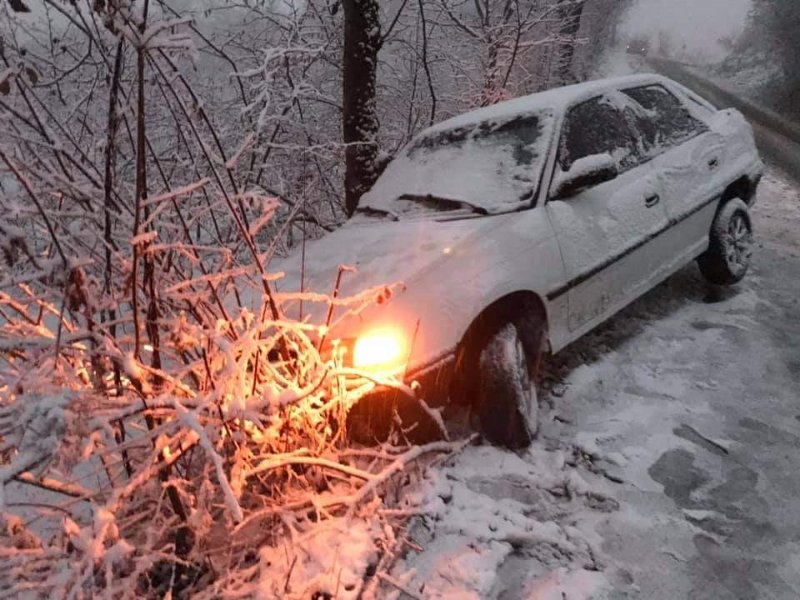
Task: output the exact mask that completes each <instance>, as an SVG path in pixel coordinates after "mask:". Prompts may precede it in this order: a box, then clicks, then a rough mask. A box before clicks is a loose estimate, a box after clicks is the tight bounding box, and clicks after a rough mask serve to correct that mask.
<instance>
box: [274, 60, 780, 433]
mask: <svg viewBox="0 0 800 600" xmlns="http://www.w3.org/2000/svg"><path fill="white" fill-rule="evenodd" d="M763 168H764V167H763V163H762V161H761V160H760V158H759V155H758V152H757V150H756V147H755V144H754V141H753V134H752V129H751V128H750V126H749V125H748V123H747V122H746V121H745V119H744V118H743V117H742V115H741V114H740V113H739V112H737V111H735V110H723V111H718V110H716V109H715V108H714V107H713V106H712V105H711V104H709V103H708V102H706V101H705V100H703V99H702V98H700V97H698V96H697V95H696V94H694V93H693V92H691V91H690V90H688V89H686V88H684V87H682V86H681V85H679V84H677V83H675V82H674V81H671V80H669V79H666V78H664V77H661V76H658V75H636V76H630V77H623V78H617V79H608V80H601V81H593V82H589V83H583V84H578V85H574V86H569V87H565V88H560V89H555V90H550V91H546V92H543V93H539V94H534V95H532V96H527V97H524V98H519V99H515V100H511V101H508V102H504V103H502V104H497V105H495V106H491V107H488V108H482V109H479V110H476V111H474V112H470V113H468V114H464V115H461V116H458V117H455V118H453V119H450V120H448V121H445V122H443V123H440V124H438V125H436V126H434V127H431V128H430V129H427V130H425V131H423V132H422V133H421V134H420V135H419V136H417V137H416V138H415V139H414V140H413V141H412V142H411V143H410V144H408V146H406V147H405V148H404V149H403V150H402V151H401V152H400V153H399V154H398V156H397V157H396V158H394V159H393V160H392V161H391V162H390V163H389V164H388V166H387V168H386V169H385V171H384V172H383V174H382V175H381V176H380V178H379V179H378V181H377V182H376V183H375V185H374V187H373V188H372V189H371V191H370V192H368V193H367V194H365V195H364V196H363V198H362V199H361V202H360V208H359V214H357V215H356V216H354V218H352V219H351V220H350V221H348V222H347V223H346V224H345V225H344V226H343V227H341V228H340V229H338V230H337V231H335V232H333V233H331V234H329V235H327V236H326V237H324V238H322V239H320V240H318V241H315V242H313V243H309V244H308V245H307V248H306V250H305V267H304V277H305V280H304V282H303V288H304V289H306V290H313V291H315V292H322V291H327V290H330V289H331V286H332V284H333V281H334V280H335V279H336V275H337V268H338V265H351V266H353V267H355V268H356V272H354V273H349V272H347V273H343V274H342V278H341V286H340V291H339V294H340V296H341V295H352V294H356V293H358V292H360V291H361V290H364V289H366V288H369V287H371V286H376V285H380V284H391V283H395V282H402V283H403V284H404V285H403V287H402V291H400V292H398V293H395V294H393V295H392V297H391V299H390V300H389V301H388V302H384V303H381V304H375V305H373V306H371V307H370V308H368V309H367V310H365V311H364V312H362V313H361V314H358V315H350V316H347V317H345V318H343V319H338V320H337V317H338V316H341V315H336V316H334V319H333V322H335V325H334V326H333V327H332V329H331V331H330V333H329V334H328V336H327V337H326V340H327V341H328V342H330V341H332V340H336V341H337V343H338V347H339V348H342V347H344V348H346V349H347V353H346V354H345V355H344V360H345V362H346V363H347V364H349V365H352V366H353V367H355V368H358V369H362V370H367V371H370V370H372V371H378V372H380V373H388V372H391V373H394V374H399V376H400V377H402V378H403V379H404V380H405V381H406V382H407V383H410V382H412V381H415V380H416V381H418V382H419V384H420V385H419V390H420V392H419V393H420V394H421V396H422V397H423V398H425V399H427V400H429V401H430V400H439V401H441V400H442V399H444V400H447V399H449V400H452V401H453V402H463V403H468V404H469V405H471V406H472V407H473V409H474V411H475V414H477V416H478V417H479V418H480V425H481V429H482V431H483V433H484V435H485V437H486V438H488V439H489V440H490V441H491V442H493V443H497V444H503V445H507V446H510V447H521V446H525V445H527V444H528V443H529V442H530V441H531V439H532V438H533V437H534V435H535V433H536V431H537V428H538V422H537V415H538V408H537V401H536V391H535V385H534V375H535V373H536V366H537V364H538V362H539V360H540V357H541V356H542V355H543V354H544V353H546V352H548V351H549V352H558V351H559V350H561V349H562V348H564V347H565V346H566V345H567V344H569V343H570V342H572V341H574V340H576V339H577V338H579V337H581V336H582V335H583V334H585V333H587V332H588V331H589V330H591V329H592V328H594V327H596V326H597V325H599V324H601V323H602V322H603V321H605V320H606V319H608V318H609V317H611V316H612V315H613V314H614V313H616V312H617V311H619V310H620V309H622V308H623V307H624V306H626V305H627V304H629V303H630V302H631V301H633V300H635V299H636V298H638V297H639V296H641V295H642V294H644V293H645V292H647V291H648V290H650V289H651V288H653V287H654V286H655V285H656V284H658V283H659V282H661V281H662V280H664V279H665V278H667V277H668V276H669V275H670V274H672V273H674V272H675V271H677V270H678V269H680V268H681V267H683V266H684V265H686V264H687V263H689V262H690V261H693V260H695V259H697V260H698V264H699V266H700V270H701V271H702V273H703V275H705V277H706V278H707V279H708V280H710V281H711V282H713V283H715V284H719V285H730V284H734V283H736V282H738V281H739V280H741V279H742V277H743V276H744V275H745V272H746V271H747V269H748V265H749V262H750V255H751V245H752V226H751V221H750V216H749V214H748V207H749V206H751V205H752V203H753V202H754V199H755V191H756V187H757V185H758V182H759V180H760V178H761V175H762V172H763ZM299 260H300V257H299V255H297V256H293V257H291V259H290V260H288V261H286V262H284V264H283V266H282V268H281V270H284V271H286V272H287V275H288V276H289V277H288V279H287V280H286V281H285V282H282V283H281V291H297V289H298V288H299V287H300V286H298V282H297V277H298V273H299V272H300V267H299V262H298V261H299ZM292 278H294V279H292ZM292 281H294V283H292ZM292 287H294V288H295V289H294V290H292V289H291V288H292ZM325 309H327V307H325ZM337 310H338V309H337Z"/></svg>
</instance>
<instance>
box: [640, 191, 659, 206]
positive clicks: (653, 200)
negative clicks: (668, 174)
mask: <svg viewBox="0 0 800 600" xmlns="http://www.w3.org/2000/svg"><path fill="white" fill-rule="evenodd" d="M659 202H661V196H659V195H658V194H653V195H652V196H650V197H649V198H647V199H646V200H645V201H644V205H645V206H646V207H647V208H653V207H654V206H655V205H656V204H658V203H659Z"/></svg>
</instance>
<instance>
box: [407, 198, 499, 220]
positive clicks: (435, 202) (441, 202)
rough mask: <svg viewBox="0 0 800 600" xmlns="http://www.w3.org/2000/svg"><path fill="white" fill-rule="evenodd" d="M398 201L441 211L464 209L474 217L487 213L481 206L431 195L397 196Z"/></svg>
mask: <svg viewBox="0 0 800 600" xmlns="http://www.w3.org/2000/svg"><path fill="white" fill-rule="evenodd" d="M398 199H399V200H408V201H409V202H417V203H419V204H424V205H427V206H430V207H432V208H440V209H442V210H461V209H466V210H469V211H470V212H473V213H475V214H476V215H488V214H489V211H488V210H486V209H485V208H483V207H482V206H477V205H476V204H470V203H469V202H466V201H464V200H454V199H453V198H444V197H442V196H434V195H433V194H403V195H401V196H399V198H398Z"/></svg>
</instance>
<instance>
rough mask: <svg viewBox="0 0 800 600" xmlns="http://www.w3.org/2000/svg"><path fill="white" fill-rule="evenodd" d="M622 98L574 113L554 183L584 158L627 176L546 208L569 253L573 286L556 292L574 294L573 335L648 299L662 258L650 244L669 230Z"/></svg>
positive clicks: (604, 98)
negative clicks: (605, 162)
mask: <svg viewBox="0 0 800 600" xmlns="http://www.w3.org/2000/svg"><path fill="white" fill-rule="evenodd" d="M625 112H626V101H625V99H624V98H623V97H622V95H621V94H619V92H608V93H606V94H603V95H600V96H597V97H595V98H592V99H590V100H588V101H585V102H581V103H580V104H577V105H575V106H573V107H572V108H571V109H569V110H568V111H567V114H566V115H565V118H564V123H563V127H562V131H561V137H560V141H559V148H558V158H557V160H556V163H557V164H556V166H555V171H556V175H555V177H554V180H555V181H557V180H558V179H559V177H560V176H561V175H563V174H564V173H566V174H569V171H570V169H571V168H572V165H573V164H574V163H575V162H576V161H577V160H579V159H581V158H585V157H591V156H595V155H603V154H610V155H611V156H612V157H613V158H614V159H615V161H616V163H617V165H618V171H619V174H618V175H617V177H615V178H614V179H612V180H610V181H606V182H603V183H599V184H597V185H594V186H592V187H589V188H587V189H583V190H582V191H580V192H578V193H577V194H575V195H572V196H570V197H568V198H555V197H553V196H552V195H553V194H554V193H555V190H553V189H552V186H551V192H550V193H551V198H550V199H549V201H548V203H547V206H546V210H547V213H548V217H549V219H550V223H551V225H552V227H553V229H554V231H555V234H556V239H557V241H558V245H559V248H560V250H561V256H562V260H563V262H564V269H565V273H566V281H565V282H564V283H563V285H561V286H560V287H559V288H558V289H556V290H554V291H553V292H552V293H551V294H549V299H550V300H551V301H552V300H554V299H556V298H558V297H560V296H561V295H563V294H568V305H569V309H568V313H569V319H568V320H569V330H570V332H577V331H578V330H580V329H582V328H583V329H589V328H591V327H592V326H593V325H594V324H596V323H597V322H598V321H600V320H602V319H603V318H605V317H606V316H608V315H609V314H610V313H612V312H614V311H616V310H618V309H619V308H621V307H622V306H624V304H626V303H627V302H628V301H630V300H631V299H633V298H634V297H636V296H637V295H638V294H640V293H641V291H642V288H643V287H645V286H646V285H647V282H648V281H649V278H650V277H651V276H652V272H653V270H654V269H657V268H658V266H659V261H660V257H659V256H658V255H657V253H654V252H653V251H652V248H651V247H650V246H649V244H648V242H649V241H650V240H652V239H653V237H654V236H656V235H657V234H658V233H659V232H660V231H663V229H664V228H665V227H666V226H667V214H666V211H665V209H664V206H663V204H662V203H661V202H660V194H661V190H660V189H659V184H658V180H657V179H656V178H655V177H654V176H653V173H652V172H651V169H650V166H649V164H648V163H647V162H646V160H645V158H644V157H643V156H642V153H641V140H639V139H638V136H637V133H636V131H635V129H634V128H633V127H632V124H631V122H630V119H628V118H627V116H626V114H625Z"/></svg>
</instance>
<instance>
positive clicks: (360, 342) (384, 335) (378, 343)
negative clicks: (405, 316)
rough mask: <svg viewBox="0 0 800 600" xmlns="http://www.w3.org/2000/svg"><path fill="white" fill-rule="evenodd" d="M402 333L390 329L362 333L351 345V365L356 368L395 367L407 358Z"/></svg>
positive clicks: (400, 365)
mask: <svg viewBox="0 0 800 600" xmlns="http://www.w3.org/2000/svg"><path fill="white" fill-rule="evenodd" d="M407 354H408V349H407V348H406V344H405V338H404V337H403V335H402V334H401V333H400V332H398V331H394V330H392V329H385V330H381V331H374V332H371V333H367V334H366V335H362V336H361V337H359V338H358V339H357V340H356V343H355V346H354V347H353V366H354V367H355V368H357V369H376V368H379V369H395V368H399V367H402V366H403V364H404V363H405V361H406V359H407V358H408V356H407Z"/></svg>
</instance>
